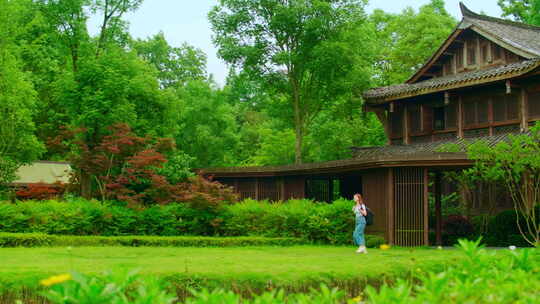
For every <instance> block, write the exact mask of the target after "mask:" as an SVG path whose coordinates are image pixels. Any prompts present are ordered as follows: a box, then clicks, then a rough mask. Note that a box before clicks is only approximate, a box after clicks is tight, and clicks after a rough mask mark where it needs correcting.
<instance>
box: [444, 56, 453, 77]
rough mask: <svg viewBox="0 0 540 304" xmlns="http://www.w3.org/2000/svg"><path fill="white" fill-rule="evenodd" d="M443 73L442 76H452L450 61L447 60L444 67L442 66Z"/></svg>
mask: <svg viewBox="0 0 540 304" xmlns="http://www.w3.org/2000/svg"><path fill="white" fill-rule="evenodd" d="M443 71H444V72H443V73H444V75H445V76H446V75H450V74H453V73H452V61H451V60H448V61H447V62H446V63H445V64H444V65H443Z"/></svg>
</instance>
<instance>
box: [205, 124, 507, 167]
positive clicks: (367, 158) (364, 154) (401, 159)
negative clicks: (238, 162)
mask: <svg viewBox="0 0 540 304" xmlns="http://www.w3.org/2000/svg"><path fill="white" fill-rule="evenodd" d="M505 140H508V134H501V135H494V136H483V137H476V138H468V139H455V140H448V141H438V142H430V143H421V144H420V143H419V144H411V145H389V146H380V147H367V148H357V147H353V148H352V149H353V154H354V156H353V157H352V158H350V159H342V160H335V161H328V162H319V163H306V164H301V165H285V166H259V167H224V168H207V169H202V170H200V172H201V173H203V174H206V175H215V176H221V177H223V176H275V175H295V174H309V173H313V172H332V171H337V172H339V171H340V170H347V169H351V168H353V169H357V170H362V169H366V168H374V167H385V166H386V167H392V166H396V165H403V164H406V163H424V164H425V163H437V162H444V161H454V162H459V163H460V164H461V165H463V164H465V163H469V164H470V161H469V160H468V159H467V155H466V154H465V153H464V152H465V147H466V146H467V145H469V144H471V143H473V142H477V141H484V142H486V143H487V144H488V145H489V146H494V145H496V144H498V143H500V142H502V141H505ZM448 147H451V148H450V149H449V148H448ZM456 147H457V148H458V149H457V151H456V150H455V148H456Z"/></svg>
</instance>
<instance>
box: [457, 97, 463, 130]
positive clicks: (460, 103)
mask: <svg viewBox="0 0 540 304" xmlns="http://www.w3.org/2000/svg"><path fill="white" fill-rule="evenodd" d="M457 124H458V134H457V136H458V138H463V98H461V96H459V97H458V107H457Z"/></svg>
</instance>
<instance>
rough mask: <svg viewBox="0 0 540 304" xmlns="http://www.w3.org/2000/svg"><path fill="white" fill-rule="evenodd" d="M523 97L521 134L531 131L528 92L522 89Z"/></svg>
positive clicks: (520, 108)
mask: <svg viewBox="0 0 540 304" xmlns="http://www.w3.org/2000/svg"><path fill="white" fill-rule="evenodd" d="M520 92H521V96H520V99H519V110H520V111H519V118H520V129H521V132H527V131H528V130H529V123H528V121H529V105H528V102H529V101H528V96H527V90H525V89H524V88H522V89H520Z"/></svg>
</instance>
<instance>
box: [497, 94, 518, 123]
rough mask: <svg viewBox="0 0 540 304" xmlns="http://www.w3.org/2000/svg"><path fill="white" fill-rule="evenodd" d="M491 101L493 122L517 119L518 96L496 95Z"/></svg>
mask: <svg viewBox="0 0 540 304" xmlns="http://www.w3.org/2000/svg"><path fill="white" fill-rule="evenodd" d="M492 100H493V121H494V122H503V121H508V120H516V119H518V118H519V114H518V113H519V112H518V107H519V96H518V95H517V94H508V95H497V96H494V97H493V99H492Z"/></svg>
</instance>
